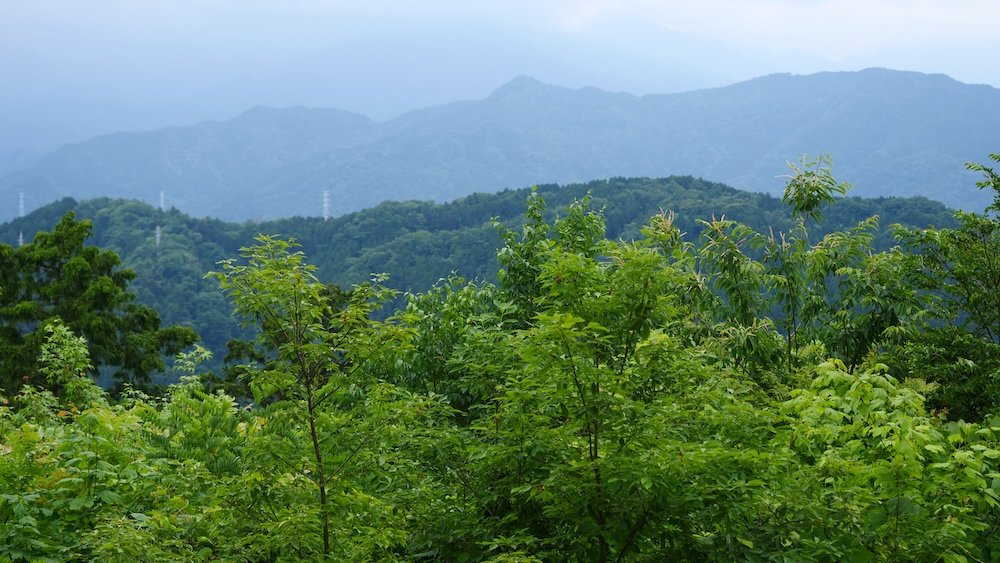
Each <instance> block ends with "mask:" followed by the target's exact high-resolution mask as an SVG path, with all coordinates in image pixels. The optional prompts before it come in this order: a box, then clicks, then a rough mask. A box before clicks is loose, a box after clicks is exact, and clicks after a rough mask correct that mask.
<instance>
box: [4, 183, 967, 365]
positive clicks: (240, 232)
mask: <svg viewBox="0 0 1000 563" xmlns="http://www.w3.org/2000/svg"><path fill="white" fill-rule="evenodd" d="M529 193H530V189H522V190H507V191H504V192H501V193H498V194H475V195H472V196H467V197H465V198H462V199H459V200H456V201H454V202H451V203H445V204H436V203H432V202H414V201H409V202H388V203H384V204H382V205H379V206H378V207H375V208H372V209H369V210H365V211H361V212H357V213H351V214H348V215H345V216H342V217H337V218H334V219H331V220H329V221H323V220H322V219H318V218H301V217H296V218H291V219H283V220H276V221H270V222H263V223H243V224H234V223H225V222H222V221H218V220H212V219H195V218H192V217H189V216H186V215H184V214H182V213H180V212H178V211H177V210H170V211H167V212H160V211H159V210H157V209H155V208H153V207H151V206H148V205H146V204H143V203H140V202H137V201H132V200H109V199H97V200H89V201H84V202H79V203H78V202H75V201H73V200H63V201H61V202H58V203H55V204H52V205H50V206H47V207H45V208H43V209H40V210H38V211H35V212H33V213H31V214H29V215H28V216H27V217H25V218H23V219H19V220H15V221H12V222H10V223H8V224H5V225H0V243H4V244H7V245H9V246H15V245H16V244H17V240H18V238H19V236H23V237H24V238H25V240H27V241H30V240H31V239H32V238H33V236H34V233H35V232H38V231H46V230H49V229H51V228H52V226H53V225H55V224H56V222H58V220H59V219H60V217H61V216H62V215H63V214H64V213H66V212H67V211H70V210H72V211H74V212H75V213H76V214H77V216H79V217H81V218H84V219H89V220H90V221H92V222H93V238H92V239H91V241H90V243H91V244H94V245H95V246H99V247H102V248H108V249H111V250H114V251H115V252H117V253H118V254H120V255H121V257H122V260H123V263H124V264H125V266H127V267H129V268H131V269H132V270H134V271H135V272H137V273H138V278H137V279H136V280H134V281H133V282H132V285H131V287H132V289H133V290H134V291H135V292H136V294H137V296H138V299H139V301H140V302H141V303H144V304H146V305H149V306H151V307H153V308H154V309H155V310H156V311H158V312H159V313H160V315H161V316H162V318H163V321H164V323H166V324H171V325H172V324H180V325H184V326H189V327H192V328H195V329H197V330H198V331H199V333H200V334H201V337H202V340H203V342H204V343H205V345H206V346H208V347H209V348H210V349H211V350H212V351H213V352H214V353H215V354H216V355H217V356H220V357H221V355H222V354H223V350H225V343H226V341H227V340H228V339H230V338H232V337H235V336H239V335H241V332H240V331H238V330H237V328H236V326H235V323H234V322H233V321H232V319H231V318H230V315H229V309H228V306H227V305H226V304H225V302H224V300H223V299H222V296H221V295H220V294H219V293H218V292H217V291H215V289H214V287H213V286H212V284H211V283H210V282H209V281H208V280H205V279H203V276H204V274H205V272H207V271H209V270H211V269H213V268H214V267H215V263H216V262H217V261H218V260H221V259H223V258H225V257H227V256H232V255H233V254H235V253H236V252H237V251H238V250H239V248H240V247H242V246H247V245H249V244H251V243H252V242H253V239H254V237H255V236H256V235H257V234H259V233H274V234H280V235H282V236H285V237H293V238H295V239H296V240H297V241H298V242H299V243H300V244H301V245H302V248H303V250H304V251H305V252H306V254H307V255H308V256H309V257H310V260H311V261H312V263H314V264H316V266H317V273H318V276H319V277H320V279H322V280H324V281H325V282H327V283H335V284H338V285H340V286H343V287H349V286H350V285H352V284H356V283H361V282H364V281H366V280H368V279H369V277H370V275H371V274H372V273H380V272H386V273H390V274H391V277H390V278H389V280H388V282H387V284H388V286H389V287H392V288H394V289H397V290H402V291H422V290H426V289H428V288H430V287H431V286H432V285H434V283H435V282H437V280H438V279H440V278H444V277H447V276H448V275H449V274H451V273H452V272H456V273H458V274H459V275H461V276H464V277H466V278H467V279H476V278H478V279H484V280H493V279H494V276H495V273H496V262H495V251H496V248H497V247H498V246H499V245H500V239H499V237H498V236H497V233H496V230H495V229H494V228H493V227H492V226H491V225H490V220H491V218H493V217H496V218H497V219H498V220H499V221H501V222H503V223H505V224H508V225H515V226H516V225H517V224H519V222H520V221H522V220H523V219H522V218H521V214H522V211H523V207H524V201H525V199H526V198H527V196H528V194H529ZM538 193H539V194H540V195H542V196H543V197H545V198H546V200H547V201H549V202H550V206H551V209H553V210H558V209H562V208H565V207H566V206H568V205H569V204H570V203H571V202H572V201H573V200H575V199H580V198H582V197H584V196H585V195H587V194H588V193H589V194H590V196H591V199H592V203H593V205H594V206H595V208H603V210H604V217H605V222H606V226H607V234H608V236H609V237H610V238H611V239H618V238H624V239H626V240H631V239H635V238H637V237H639V236H640V228H641V226H642V225H643V224H644V223H645V221H646V220H647V219H648V218H649V216H650V215H652V214H654V213H657V212H658V211H660V210H670V211H673V212H675V213H676V217H675V222H676V224H677V226H678V228H679V229H680V230H681V231H682V232H684V233H686V236H687V237H688V240H697V237H698V235H699V232H700V231H701V229H702V226H701V225H700V224H699V223H698V220H699V219H702V218H711V217H720V218H721V217H723V216H724V217H726V218H728V219H735V220H739V221H743V222H745V223H747V224H748V225H751V226H752V227H753V228H755V229H757V230H760V231H766V230H767V229H769V228H771V229H774V230H776V231H780V230H787V229H788V228H789V227H790V226H791V224H792V222H791V215H790V214H789V213H788V210H787V208H786V207H785V206H784V205H783V204H782V202H781V200H780V199H778V198H774V197H771V196H767V195H762V194H752V193H747V192H742V191H739V190H735V189H733V188H730V187H727V186H724V185H721V184H717V183H711V182H706V181H703V180H698V179H694V178H690V177H673V178H666V179H646V178H616V179H611V180H607V181H597V182H590V183H587V184H574V185H569V186H556V185H544V186H539V187H538ZM554 215H555V211H552V212H549V219H552V218H554ZM871 215H879V216H880V217H881V219H882V223H883V225H885V226H888V225H890V224H892V223H902V224H905V225H910V226H914V227H926V226H931V225H935V226H951V225H953V224H954V218H953V217H952V214H951V212H950V211H948V210H946V209H945V208H944V206H942V205H940V204H938V203H936V202H931V201H928V200H925V199H921V198H913V199H896V198H887V199H886V198H883V199H873V200H868V199H858V198H846V199H842V200H840V201H839V202H838V204H837V205H836V206H833V207H832V208H831V209H830V210H829V212H828V213H827V220H826V222H825V223H824V224H823V225H821V228H822V229H827V230H839V229H845V228H848V227H849V226H850V225H853V224H855V223H856V222H857V221H859V220H861V219H862V218H865V217H868V216H871ZM157 226H159V228H160V242H159V246H157V244H156V228H157ZM891 243H892V241H891V237H890V233H889V230H888V228H883V229H881V230H880V231H879V232H878V234H877V235H876V243H875V244H876V247H878V248H887V247H888V246H890V245H891ZM400 303H401V302H400V301H398V300H397V301H395V304H396V305H398V304H400Z"/></svg>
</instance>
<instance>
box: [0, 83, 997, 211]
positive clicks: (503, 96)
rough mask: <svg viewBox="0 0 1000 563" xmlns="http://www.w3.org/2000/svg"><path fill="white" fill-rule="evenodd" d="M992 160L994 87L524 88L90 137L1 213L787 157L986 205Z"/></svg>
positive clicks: (382, 190) (488, 184)
mask: <svg viewBox="0 0 1000 563" xmlns="http://www.w3.org/2000/svg"><path fill="white" fill-rule="evenodd" d="M998 150H1000V90H998V89H995V88H992V87H989V86H975V85H967V84H962V83H960V82H957V81H955V80H952V79H950V78H948V77H946V76H943V75H926V74H920V73H913V72H899V71H891V70H883V69H869V70H865V71H860V72H838V73H820V74H814V75H808V76H793V75H771V76H766V77H762V78H758V79H754V80H750V81H747V82H742V83H738V84H735V85H732V86H728V87H724V88H714V89H706V90H699V91H692V92H685V93H680V94H663V95H649V96H643V97H636V96H632V95H629V94H622V93H609V92H605V91H601V90H598V89H595V88H583V89H578V90H572V89H567V88H560V87H554V86H548V85H545V84H542V83H540V82H538V81H535V80H533V79H531V78H527V77H519V78H516V79H514V80H512V81H511V82H509V83H507V84H505V85H504V86H502V87H500V88H499V89H497V90H496V91H495V92H493V93H492V94H491V95H490V96H488V97H487V98H485V99H482V100H478V101H465V102H457V103H452V104H447V105H442V106H435V107H430V108H426V109H423V110H418V111H413V112H409V113H406V114H404V115H402V116H400V117H398V118H395V119H391V120H388V121H384V122H374V121H372V120H369V119H368V118H366V117H363V116H361V115H358V114H352V113H347V112H343V111H338V110H331V109H305V108H291V109H268V108H255V109H253V110H250V111H249V112H247V113H245V114H243V115H241V116H239V117H237V118H236V119H233V120H229V121H223V122H207V123H202V124H199V125H196V126H191V127H177V128H170V129H163V130H159V131H150V132H142V133H123V134H115V135H107V136H102V137H97V138H94V139H92V140H89V141H86V142H83V143H78V144H74V145H67V146H64V147H62V148H60V149H59V150H57V151H55V152H53V153H50V154H49V155H47V156H46V157H44V158H43V159H41V160H40V161H39V162H38V163H37V164H35V165H34V166H32V167H30V168H27V169H25V170H20V171H15V172H13V173H10V174H8V175H7V176H5V177H3V178H2V179H0V200H2V201H9V202H11V205H9V206H8V205H4V206H0V219H10V218H12V217H13V216H14V213H15V211H16V205H14V204H15V203H16V201H17V194H18V192H24V193H25V194H26V203H27V205H28V207H29V208H34V207H38V206H40V205H43V204H45V203H47V202H50V201H53V200H55V199H57V198H60V197H63V196H72V197H76V198H90V197H98V196H110V197H123V196H127V197H135V198H138V199H141V200H144V201H147V202H150V203H156V202H158V201H159V193H160V192H161V191H164V192H166V199H167V203H168V204H169V205H171V206H176V207H177V208H178V209H180V210H182V211H185V212H187V213H191V214H194V215H197V216H215V217H220V218H225V219H236V220H244V219H267V218H274V217H281V216H292V215H304V216H318V215H320V214H321V213H322V207H321V201H322V192H323V191H326V190H329V191H330V193H331V207H330V211H331V212H332V213H333V214H340V213H344V212H349V211H353V210H358V209H362V208H365V207H370V206H373V205H376V204H377V203H379V202H381V201H385V200H390V199H393V200H400V199H433V200H437V201H443V200H448V199H452V198H455V197H459V196H462V195H465V194H469V193H473V192H479V191H495V190H498V189H502V188H506V187H516V186H524V185H529V184H533V183H566V182H578V181H584V180H589V179H593V178H607V177H615V176H664V175H671V174H680V175H693V176H700V177H704V178H709V179H711V180H714V181H720V182H724V183H727V184H730V185H733V186H736V187H738V188H743V189H749V190H754V191H761V192H766V193H777V192H779V191H780V189H781V187H782V186H783V185H784V180H783V179H782V178H780V177H779V176H780V175H781V174H783V173H784V172H786V171H787V169H786V165H785V163H786V162H788V161H795V160H797V159H798V158H799V157H800V156H801V155H802V154H804V153H810V154H815V153H819V152H827V153H830V154H832V156H833V159H834V164H835V174H836V176H837V178H838V179H840V180H845V181H849V182H852V183H853V184H855V185H856V190H855V191H854V192H853V194H855V195H859V196H880V195H906V196H910V195H922V196H926V197H929V198H932V199H937V200H939V201H942V202H944V203H946V204H948V205H951V206H955V207H964V208H970V209H978V208H981V207H982V206H983V205H984V204H985V203H986V201H987V199H986V197H985V194H982V193H981V192H980V191H979V190H977V189H976V188H975V186H974V181H973V180H974V177H973V176H972V175H971V174H970V173H968V172H966V171H965V170H964V168H963V163H964V162H966V161H976V160H979V161H981V160H984V159H985V158H986V156H987V154H988V153H990V152H997V151H998Z"/></svg>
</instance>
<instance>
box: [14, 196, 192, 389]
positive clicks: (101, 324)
mask: <svg viewBox="0 0 1000 563" xmlns="http://www.w3.org/2000/svg"><path fill="white" fill-rule="evenodd" d="M90 230H91V224H90V222H89V221H77V220H76V219H75V218H74V215H73V213H72V212H69V213H67V214H66V215H65V216H63V218H62V219H61V220H60V221H59V223H58V224H57V225H56V226H55V228H54V229H53V230H52V232H51V233H38V234H37V235H36V236H35V239H34V241H32V242H31V243H30V244H26V245H24V246H23V247H20V248H12V247H9V246H6V245H0V271H2V272H3V273H2V274H0V276H2V279H0V284H2V286H3V287H4V291H3V293H2V294H0V388H4V389H6V390H7V392H8V393H14V392H16V390H17V388H18V387H19V386H20V385H21V384H22V383H23V382H25V381H33V380H34V378H35V377H36V376H37V374H38V363H37V358H38V357H39V352H40V351H41V345H42V342H44V339H45V333H44V331H43V330H40V329H41V328H42V327H44V326H46V325H48V324H49V323H52V322H54V321H56V320H59V321H61V322H62V323H63V324H65V326H66V327H67V328H68V329H69V330H71V331H72V332H74V333H75V334H78V335H80V336H82V337H83V338H85V339H86V341H87V344H88V346H89V353H90V358H91V360H92V362H93V369H92V370H90V373H91V374H94V373H95V372H96V370H99V369H108V370H110V371H112V373H113V375H114V376H115V378H116V379H117V380H118V381H120V382H126V381H130V382H134V383H138V384H145V383H148V382H149V377H150V375H151V374H153V373H154V372H157V371H161V370H163V369H164V367H165V364H164V361H163V355H164V354H170V355H172V354H175V353H176V352H178V351H179V350H181V349H182V348H184V347H186V346H189V345H190V344H192V343H193V342H194V341H195V340H196V339H197V334H196V333H195V332H194V331H193V330H192V329H190V328H184V327H166V328H163V327H161V326H160V319H159V316H158V315H157V313H156V312H155V311H153V310H152V309H150V308H148V307H145V306H142V305H139V304H137V303H136V302H135V296H134V295H133V294H132V293H131V292H129V290H128V284H129V282H130V281H132V280H133V279H134V278H135V274H134V273H133V272H132V271H131V270H127V269H122V268H120V267H119V265H120V260H119V258H118V255H117V254H115V253H114V252H111V251H107V250H101V249H99V248H96V247H93V246H85V245H84V242H85V241H86V239H87V238H88V236H89V235H90Z"/></svg>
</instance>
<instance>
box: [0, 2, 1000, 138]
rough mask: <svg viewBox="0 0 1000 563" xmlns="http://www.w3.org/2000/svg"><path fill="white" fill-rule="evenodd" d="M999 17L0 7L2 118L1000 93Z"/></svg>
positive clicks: (661, 6)
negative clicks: (818, 75)
mask: <svg viewBox="0 0 1000 563" xmlns="http://www.w3.org/2000/svg"><path fill="white" fill-rule="evenodd" d="M998 22H1000V1H997V0H796V1H792V0H649V1H646V0H608V1H601V0H594V1H572V0H564V1H552V2H543V1H541V0H506V1H503V2H494V1H480V0H462V1H437V0H424V1H420V2H414V1H412V0H387V1H378V0H374V1H361V0H344V1H338V0H283V1H262V0H141V1H130V0H86V1H83V0H0V77H2V78H0V82H2V87H0V104H3V105H4V106H6V111H7V112H8V113H7V117H6V118H5V117H4V115H3V110H2V109H0V126H3V125H4V124H5V123H6V124H7V126H8V129H9V127H10V126H11V124H15V125H16V126H17V127H19V128H21V129H25V128H28V127H29V126H28V125H25V124H29V125H30V123H33V122H31V121H30V120H31V119H35V120H36V121H37V119H38V118H37V117H35V116H34V114H32V112H31V110H30V108H32V107H38V108H46V109H45V110H44V114H45V115H49V116H51V115H53V110H52V109H51V108H53V107H57V106H56V105H54V104H60V103H65V107H67V108H69V107H95V108H96V107H104V108H105V109H106V110H107V115H114V114H113V112H117V111H120V110H119V109H115V108H120V107H122V106H123V105H124V106H128V105H131V106H136V107H147V106H154V105H158V106H167V105H171V104H172V105H175V106H176V105H178V104H180V105H183V104H187V105H186V106H184V107H185V108H187V109H184V110H179V109H178V110H176V111H174V113H169V112H166V110H163V111H161V112H160V113H157V114H156V116H155V119H154V118H153V117H150V115H152V114H150V113H149V112H148V111H147V113H146V114H143V115H144V117H143V118H142V119H146V120H147V121H142V119H140V118H139V117H135V116H133V118H134V119H133V121H132V122H129V121H128V120H125V119H124V118H122V120H120V123H121V124H122V125H121V126H122V127H125V126H126V125H128V124H129V123H132V124H133V126H135V127H138V126H140V125H141V124H143V123H147V122H148V123H159V122H160V121H163V122H166V121H169V120H170V119H177V120H180V121H183V120H184V119H187V118H190V119H194V118H195V117H198V118H204V117H217V118H225V117H230V115H227V113H233V112H238V111H242V110H243V109H245V107H247V106H249V105H254V104H258V103H259V104H268V105H286V106H287V105H330V106H337V107H343V108H344V109H349V110H353V111H359V112H362V113H366V114H368V115H372V116H373V117H376V118H382V119H384V118H388V117H391V116H392V115H394V114H398V113H400V112H402V111H405V110H407V109H413V108H415V107H420V106H423V105H429V104H432V103H442V102H445V101H449V100H454V99H462V98H469V97H481V96H484V95H486V94H488V93H489V91H490V90H491V89H493V88H496V87H497V86H499V85H500V84H501V83H502V82H503V81H505V80H507V79H509V78H512V77H513V76H514V75H517V74H529V75H538V76H535V77H536V78H538V79H540V80H542V81H546V82H550V83H555V84H559V85H564V86H571V87H580V86H585V85H594V86H598V87H600V88H604V89H609V90H615V91H628V92H632V93H635V94H646V93H651V92H666V91H677V90H683V89H689V88H696V87H711V86H719V85H723V84H727V83H730V82H733V81H738V80H744V79H748V78H751V77H753V76H757V75H760V74H766V73H771V72H795V73H810V72H817V71H823V70H856V69H861V68H866V67H871V66H881V67H888V68H896V69H901V70H917V71H922V72H934V73H945V74H948V75H950V76H952V77H953V78H956V79H958V80H960V81H963V82H971V83H986V84H991V85H993V86H1000V56H997V53H1000V25H998ZM81 103H86V104H91V106H79V105H78V106H73V104H81ZM105 103H107V104H110V105H107V106H101V104H105ZM199 104H200V105H199ZM196 105H197V106H198V107H197V110H196V109H192V108H194V107H195V106H196ZM178 107H179V106H178ZM39 111H42V110H39ZM67 111H69V110H67ZM88 111H91V110H88ZM92 111H93V112H94V113H93V115H94V116H98V115H101V116H103V115H105V114H101V113H100V112H99V111H98V109H93V110H92ZM185 112H186V113H185ZM199 112H200V113H199ZM71 113H74V114H76V113H80V111H78V110H73V112H71ZM168 114H169V115H168ZM137 115H138V114H137ZM12 116H13V117H12ZM4 119H7V121H6V122H4V121H3V120H4ZM95 119H96V117H95ZM100 119H101V120H103V121H102V123H112V122H114V123H119V122H116V121H114V119H111V118H109V117H101V118H100ZM17 120H20V121H17ZM109 120H110V121H109ZM157 120H159V121H157ZM56 121H58V120H56ZM69 121H71V120H69V119H68V118H67V120H66V121H65V124H66V127H69V125H70V123H69ZM49 126H50V127H55V125H52V124H49ZM107 126H109V127H110V126H111V125H107ZM81 127H82V126H81ZM88 127H91V129H87V128H86V127H83V128H82V129H80V131H79V132H78V133H77V134H78V135H83V134H84V132H87V131H91V130H92V128H93V127H96V125H88ZM37 129H38V131H39V132H42V131H43V130H44V127H41V126H39V128H37ZM66 134H67V135H68V133H66ZM39 135H41V133H39ZM70 136H71V135H70ZM25 139H27V140H26V141H25V142H24V144H25V145H31V144H33V143H34V144H44V142H49V141H45V139H42V137H39V139H40V140H38V141H37V142H35V141H34V140H32V138H29V137H25ZM46 139H47V137H46ZM29 141H30V142H29ZM4 142H5V141H4V139H0V149H3V148H4V147H5V146H6V145H5V144H4ZM10 144H11V142H7V145H10Z"/></svg>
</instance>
